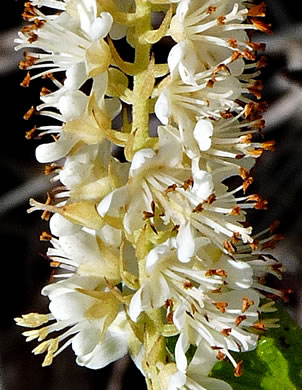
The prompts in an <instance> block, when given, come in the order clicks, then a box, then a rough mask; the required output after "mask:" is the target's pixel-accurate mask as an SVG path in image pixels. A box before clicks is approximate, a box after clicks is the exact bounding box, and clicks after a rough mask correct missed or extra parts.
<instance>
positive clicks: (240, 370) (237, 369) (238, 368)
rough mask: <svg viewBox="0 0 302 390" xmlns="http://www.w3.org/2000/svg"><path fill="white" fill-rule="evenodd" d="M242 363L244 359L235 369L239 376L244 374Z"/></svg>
mask: <svg viewBox="0 0 302 390" xmlns="http://www.w3.org/2000/svg"><path fill="white" fill-rule="evenodd" d="M242 364H243V360H240V362H239V363H238V364H237V366H236V368H235V370H234V375H235V376H236V377H239V376H241V375H242Z"/></svg>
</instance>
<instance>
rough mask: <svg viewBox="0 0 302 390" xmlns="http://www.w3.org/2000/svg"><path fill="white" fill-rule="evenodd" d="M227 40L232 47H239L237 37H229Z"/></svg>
mask: <svg viewBox="0 0 302 390" xmlns="http://www.w3.org/2000/svg"><path fill="white" fill-rule="evenodd" d="M227 42H228V45H229V46H230V47H232V48H233V49H237V47H238V44H237V39H235V38H229V39H228V40H227Z"/></svg>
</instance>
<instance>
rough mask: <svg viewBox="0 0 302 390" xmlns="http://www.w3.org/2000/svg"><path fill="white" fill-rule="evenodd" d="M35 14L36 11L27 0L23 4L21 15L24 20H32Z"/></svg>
mask: <svg viewBox="0 0 302 390" xmlns="http://www.w3.org/2000/svg"><path fill="white" fill-rule="evenodd" d="M36 16H37V12H36V9H35V7H33V6H32V5H31V3H30V2H29V1H27V2H26V3H25V4H24V12H23V13H22V17H23V19H24V20H32V19H33V18H35V17H36Z"/></svg>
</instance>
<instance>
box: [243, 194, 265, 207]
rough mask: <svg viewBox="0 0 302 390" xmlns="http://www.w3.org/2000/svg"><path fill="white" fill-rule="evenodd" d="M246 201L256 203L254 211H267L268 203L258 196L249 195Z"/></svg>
mask: <svg viewBox="0 0 302 390" xmlns="http://www.w3.org/2000/svg"><path fill="white" fill-rule="evenodd" d="M247 200H248V201H251V202H256V204H255V206H254V207H255V209H257V210H267V205H268V201H267V200H265V199H263V198H262V197H261V196H260V195H258V194H252V195H249V196H248V197H247Z"/></svg>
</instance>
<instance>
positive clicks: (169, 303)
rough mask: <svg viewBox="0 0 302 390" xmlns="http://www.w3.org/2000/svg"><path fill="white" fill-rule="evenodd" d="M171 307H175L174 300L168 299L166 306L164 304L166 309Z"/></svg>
mask: <svg viewBox="0 0 302 390" xmlns="http://www.w3.org/2000/svg"><path fill="white" fill-rule="evenodd" d="M171 306H173V300H172V299H170V298H168V299H166V302H165V304H164V307H165V308H166V309H168V307H171Z"/></svg>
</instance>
